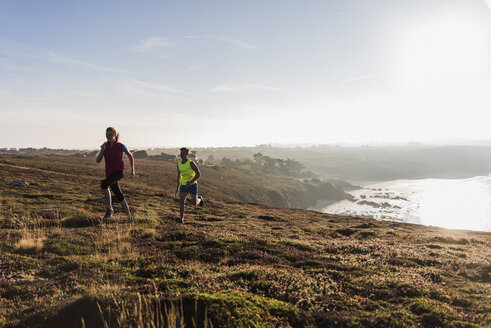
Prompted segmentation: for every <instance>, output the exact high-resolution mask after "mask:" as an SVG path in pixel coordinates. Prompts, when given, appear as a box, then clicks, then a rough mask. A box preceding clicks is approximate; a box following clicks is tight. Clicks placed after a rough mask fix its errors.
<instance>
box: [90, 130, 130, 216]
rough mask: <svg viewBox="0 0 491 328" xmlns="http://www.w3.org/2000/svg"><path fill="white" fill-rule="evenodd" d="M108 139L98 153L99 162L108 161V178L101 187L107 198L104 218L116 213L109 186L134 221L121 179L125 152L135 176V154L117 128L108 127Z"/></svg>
mask: <svg viewBox="0 0 491 328" xmlns="http://www.w3.org/2000/svg"><path fill="white" fill-rule="evenodd" d="M106 138H107V141H106V142H104V143H103V144H102V146H101V150H100V151H99V154H98V155H97V159H96V161H97V163H100V162H101V161H102V157H104V161H105V163H106V179H104V180H102V182H101V189H102V191H103V192H104V197H105V199H106V206H107V209H106V214H105V215H104V218H110V217H111V216H112V215H113V214H114V209H113V206H112V199H111V192H110V191H109V187H111V190H112V191H113V192H114V195H115V196H116V199H117V201H118V203H121V207H122V208H123V211H124V212H125V213H126V214H127V215H128V219H129V221H130V223H133V222H134V217H133V215H132V214H131V212H130V209H129V207H128V202H127V201H126V199H125V198H124V195H123V193H122V192H121V188H120V187H119V182H118V181H119V180H121V179H122V178H123V176H124V162H123V152H124V153H125V154H126V156H128V159H129V160H130V165H131V177H132V178H133V177H134V176H135V165H134V161H133V155H131V153H130V152H129V151H128V148H126V146H125V145H123V144H122V143H120V142H119V133H118V132H117V131H116V129H115V128H112V127H109V128H107V129H106Z"/></svg>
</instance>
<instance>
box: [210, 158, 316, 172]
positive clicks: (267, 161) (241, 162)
mask: <svg viewBox="0 0 491 328" xmlns="http://www.w3.org/2000/svg"><path fill="white" fill-rule="evenodd" d="M212 161H214V158H213V156H212V155H211V156H208V162H212ZM219 164H220V165H223V166H228V167H235V168H247V169H251V170H254V171H258V172H261V173H265V174H274V175H282V176H289V177H295V178H313V177H315V174H314V173H312V172H311V171H307V170H306V169H305V166H303V165H302V164H300V162H298V161H296V160H294V159H290V158H288V159H281V158H273V157H270V156H266V155H263V154H262V153H256V154H254V155H253V156H252V159H251V158H245V159H236V160H231V159H229V158H227V157H223V158H222V160H221V161H220V162H219Z"/></svg>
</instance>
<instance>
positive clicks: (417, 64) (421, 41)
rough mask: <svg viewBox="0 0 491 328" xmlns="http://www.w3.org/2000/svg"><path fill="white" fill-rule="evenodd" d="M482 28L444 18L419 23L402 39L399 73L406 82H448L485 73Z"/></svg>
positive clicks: (485, 48)
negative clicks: (456, 78) (454, 78)
mask: <svg viewBox="0 0 491 328" xmlns="http://www.w3.org/2000/svg"><path fill="white" fill-rule="evenodd" d="M486 32H487V31H486V26H485V25H484V24H481V23H480V22H479V21H473V20H472V19H471V18H470V17H463V16H458V15H447V16H444V17H440V18H438V19H435V18H433V19H431V20H428V21H423V22H419V23H418V25H416V26H414V27H413V28H410V29H409V33H407V35H406V36H405V37H404V38H403V47H402V55H401V62H400V69H401V71H402V72H401V73H402V75H403V78H405V79H408V80H409V81H407V82H417V83H423V84H424V83H425V81H438V80H442V81H448V79H449V78H452V77H460V76H466V75H475V76H479V75H480V74H482V72H483V71H486V70H487V69H489V58H488V56H487V54H488V53H489V49H488V39H487V35H486V34H487V33H486Z"/></svg>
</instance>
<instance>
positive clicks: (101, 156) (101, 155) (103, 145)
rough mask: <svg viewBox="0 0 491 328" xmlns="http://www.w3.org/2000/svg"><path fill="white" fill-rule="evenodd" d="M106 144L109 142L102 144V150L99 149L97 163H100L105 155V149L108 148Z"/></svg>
mask: <svg viewBox="0 0 491 328" xmlns="http://www.w3.org/2000/svg"><path fill="white" fill-rule="evenodd" d="M106 144H107V142H105V143H103V144H102V146H101V150H99V154H97V158H96V159H95V161H96V162H97V163H100V162H101V161H102V158H103V157H104V149H106Z"/></svg>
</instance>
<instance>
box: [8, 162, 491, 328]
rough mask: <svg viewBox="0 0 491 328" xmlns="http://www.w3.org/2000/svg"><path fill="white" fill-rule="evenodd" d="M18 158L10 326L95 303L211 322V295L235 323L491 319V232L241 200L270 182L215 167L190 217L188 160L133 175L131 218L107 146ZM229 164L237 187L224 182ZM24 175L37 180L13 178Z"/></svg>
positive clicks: (106, 309)
mask: <svg viewBox="0 0 491 328" xmlns="http://www.w3.org/2000/svg"><path fill="white" fill-rule="evenodd" d="M0 158H1V156H0ZM9 162H12V163H16V165H13V164H12V165H10V166H8V167H5V170H0V204H1V207H0V217H2V218H3V219H2V220H1V221H0V224H1V226H2V229H0V295H1V296H0V327H1V326H2V325H4V324H8V325H10V326H24V327H38V328H41V327H43V328H44V327H51V326H56V323H60V325H58V326H60V327H65V326H70V327H72V326H73V327H76V326H80V322H81V318H82V317H83V318H84V320H85V323H86V326H87V327H89V326H90V327H103V326H104V325H103V323H102V319H101V315H99V311H100V312H102V317H103V318H104V320H106V323H107V324H111V326H112V327H117V326H124V325H126V326H135V327H138V326H140V327H146V326H144V325H145V324H147V323H148V324H149V325H150V323H151V322H153V324H154V325H157V324H159V325H161V326H162V325H165V324H167V325H170V326H179V325H181V324H182V318H183V317H184V320H185V321H186V320H187V319H188V318H189V317H190V316H191V317H192V316H193V315H194V314H195V313H196V312H197V310H199V311H198V312H199V316H198V319H197V320H195V323H196V322H199V323H200V324H199V326H202V325H204V322H205V321H203V317H204V309H207V316H208V317H207V319H209V322H212V323H213V325H214V326H218V327H234V328H235V327H253V326H256V327H308V326H310V327H316V326H317V327H326V326H327V327H329V326H336V327H350V328H351V327H384V326H398V327H417V326H421V327H435V326H442V327H476V326H489V325H491V317H490V316H489V313H491V308H490V306H489V295H490V294H491V276H490V270H491V266H490V264H491V263H490V260H489V259H490V258H491V238H490V234H489V233H484V232H472V231H457V230H446V229H440V228H435V227H425V226H419V225H412V224H404V223H394V222H381V221H375V220H368V219H360V218H353V217H341V216H335V215H326V214H322V213H316V212H312V211H304V210H295V209H279V208H274V207H268V206H263V205H254V204H246V203H241V202H239V201H237V200H234V199H232V198H231V196H230V195H229V197H223V195H222V193H223V192H225V191H226V190H230V189H231V188H232V187H233V188H235V192H238V193H240V192H242V189H241V188H244V189H248V190H249V194H251V195H252V193H253V191H254V192H255V193H260V190H261V189H258V190H252V189H251V187H250V186H249V185H248V182H247V181H248V180H240V179H241V177H240V176H235V177H234V176H233V174H231V172H229V171H227V172H220V171H219V170H214V169H210V168H208V169H203V177H204V179H203V183H202V184H201V185H200V190H201V191H202V192H203V193H204V195H205V197H206V200H207V204H208V205H207V206H205V207H203V208H193V207H188V208H187V211H186V224H179V223H177V220H176V219H177V217H178V212H179V208H178V205H179V204H178V201H177V199H175V198H174V197H173V189H174V183H175V181H174V179H175V174H174V173H175V172H174V170H175V166H174V165H172V163H162V162H151V161H143V162H137V165H139V169H138V172H139V176H137V177H136V178H135V179H124V180H123V182H122V184H123V191H124V192H125V194H126V196H127V199H128V201H129V204H130V208H131V209H132V211H133V213H134V214H135V216H136V221H137V223H136V225H135V226H130V225H129V224H128V223H127V221H126V216H124V215H123V214H122V213H121V211H119V210H118V209H117V213H116V214H115V216H114V217H113V218H111V220H103V219H102V215H103V214H104V205H103V204H100V203H96V202H95V201H94V199H95V198H98V197H100V190H99V187H98V180H100V177H101V175H102V168H101V167H97V166H96V165H95V163H93V159H92V160H90V161H89V160H85V159H79V158H63V157H60V158H58V157H56V158H43V157H35V158H29V157H18V158H17V157H12V158H9ZM211 171H213V172H211ZM73 172H84V173H85V175H78V174H73ZM221 173H224V174H223V176H226V177H227V179H228V180H227V179H224V180H221V181H220V182H219V183H222V184H225V183H230V186H228V187H227V188H229V187H230V188H229V189H227V188H220V187H217V188H216V190H217V191H215V187H216V185H213V184H212V183H213V182H212V181H210V180H212V177H219V176H221ZM12 176H15V177H16V178H22V179H25V180H28V181H29V182H30V183H31V184H30V186H29V188H15V187H10V186H9V184H8V183H9V180H11V179H12ZM67 177H68V178H69V179H67ZM205 178H206V179H208V180H206V179H205ZM234 178H236V179H237V181H234V180H233V179H234ZM253 178H254V177H250V179H253ZM261 179H263V180H262V181H267V178H266V177H261ZM200 181H201V180H200ZM208 183H210V184H208ZM215 183H216V182H215ZM274 183H275V182H274V181H273V180H271V181H267V183H265V185H268V186H269V185H271V184H274ZM202 187H203V188H202ZM232 196H233V195H232ZM464 219H465V218H464ZM26 250H27V251H26ZM107 295H112V296H110V297H109V298H110V301H107V298H108V296H107ZM138 295H139V296H138ZM179 297H182V303H180V302H181V301H179ZM96 302H99V304H100V309H99V308H97V305H96ZM195 302H196V303H195ZM194 304H197V310H195V309H194ZM166 307H167V308H166ZM28 309H29V310H28ZM140 318H141V319H140ZM118 320H119V321H118ZM63 324H64V326H63ZM186 326H187V327H190V326H192V322H190V321H187V322H186Z"/></svg>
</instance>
